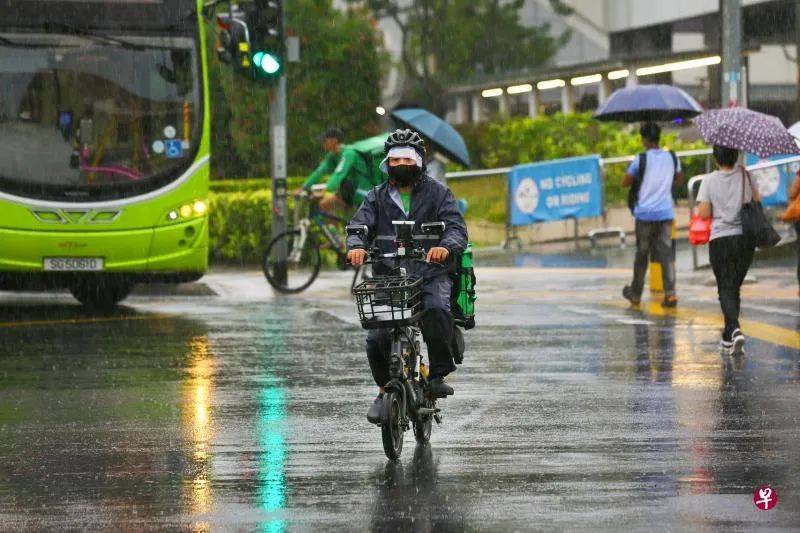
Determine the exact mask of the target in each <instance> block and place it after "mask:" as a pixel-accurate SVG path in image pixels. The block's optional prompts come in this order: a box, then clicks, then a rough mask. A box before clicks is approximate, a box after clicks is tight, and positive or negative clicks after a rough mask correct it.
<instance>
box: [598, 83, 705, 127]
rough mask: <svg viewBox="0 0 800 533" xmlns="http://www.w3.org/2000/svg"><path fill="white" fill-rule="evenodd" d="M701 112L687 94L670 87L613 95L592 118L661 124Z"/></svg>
mask: <svg viewBox="0 0 800 533" xmlns="http://www.w3.org/2000/svg"><path fill="white" fill-rule="evenodd" d="M702 112H703V109H702V108H701V107H700V104H698V103H697V102H696V101H695V99H694V98H692V97H691V96H689V94H687V93H686V91H683V90H682V89H679V88H677V87H673V86H672V85H639V86H636V87H626V88H624V89H619V90H617V91H614V93H613V94H612V95H611V96H610V97H609V98H608V100H607V101H606V103H605V104H603V105H602V106H600V109H598V110H597V112H595V114H594V118H596V119H598V120H606V121H612V120H616V121H621V122H660V121H667V120H675V119H676V118H681V119H684V118H692V117H694V116H697V115H699V114H700V113H702Z"/></svg>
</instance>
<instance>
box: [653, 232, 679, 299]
mask: <svg viewBox="0 0 800 533" xmlns="http://www.w3.org/2000/svg"><path fill="white" fill-rule="evenodd" d="M677 237H678V222H677V220H673V221H672V264H673V266H674V265H675V256H676V252H677ZM649 272H650V294H651V295H653V296H657V297H661V296H663V294H664V278H663V276H662V274H661V263H659V262H658V261H655V260H654V259H653V257H652V256H650V268H649Z"/></svg>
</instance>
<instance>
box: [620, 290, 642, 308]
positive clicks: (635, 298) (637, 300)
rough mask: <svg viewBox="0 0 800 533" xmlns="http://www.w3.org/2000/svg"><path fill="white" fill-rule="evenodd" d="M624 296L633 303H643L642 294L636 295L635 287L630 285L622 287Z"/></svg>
mask: <svg viewBox="0 0 800 533" xmlns="http://www.w3.org/2000/svg"><path fill="white" fill-rule="evenodd" d="M622 296H623V297H624V298H625V299H626V300H628V301H629V302H630V303H631V305H639V304H640V303H642V298H641V296H636V295H635V294H633V289H632V288H631V286H630V285H625V287H623V288H622Z"/></svg>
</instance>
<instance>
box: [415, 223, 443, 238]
mask: <svg viewBox="0 0 800 533" xmlns="http://www.w3.org/2000/svg"><path fill="white" fill-rule="evenodd" d="M420 229H421V230H422V233H423V234H425V235H433V236H435V237H441V236H442V234H443V233H444V222H423V223H422V224H421V225H420Z"/></svg>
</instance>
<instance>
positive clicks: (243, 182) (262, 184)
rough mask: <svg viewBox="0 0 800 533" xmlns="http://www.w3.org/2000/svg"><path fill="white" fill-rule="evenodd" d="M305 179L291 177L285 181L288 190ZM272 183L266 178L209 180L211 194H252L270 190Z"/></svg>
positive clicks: (297, 185)
mask: <svg viewBox="0 0 800 533" xmlns="http://www.w3.org/2000/svg"><path fill="white" fill-rule="evenodd" d="M304 180H305V178H302V177H293V178H289V179H288V180H286V182H287V186H288V187H289V190H290V191H291V190H293V189H294V188H296V187H299V186H300V185H301V184H302V183H303V181H304ZM271 188H272V182H270V180H269V179H267V178H245V179H228V180H211V187H210V189H211V192H213V193H227V192H254V191H266V190H271Z"/></svg>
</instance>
